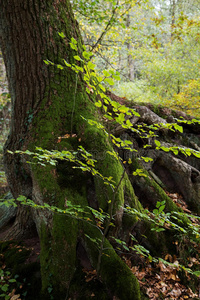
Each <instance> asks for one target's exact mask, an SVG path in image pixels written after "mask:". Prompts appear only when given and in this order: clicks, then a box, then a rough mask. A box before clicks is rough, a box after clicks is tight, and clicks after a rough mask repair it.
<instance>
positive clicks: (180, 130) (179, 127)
mask: <svg viewBox="0 0 200 300" xmlns="http://www.w3.org/2000/svg"><path fill="white" fill-rule="evenodd" d="M174 128H175V129H176V130H178V131H179V132H181V133H183V127H182V126H180V125H178V124H174Z"/></svg>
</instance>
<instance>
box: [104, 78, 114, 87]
mask: <svg viewBox="0 0 200 300" xmlns="http://www.w3.org/2000/svg"><path fill="white" fill-rule="evenodd" d="M104 81H105V82H107V83H108V84H109V85H114V80H113V79H112V78H105V79H104Z"/></svg>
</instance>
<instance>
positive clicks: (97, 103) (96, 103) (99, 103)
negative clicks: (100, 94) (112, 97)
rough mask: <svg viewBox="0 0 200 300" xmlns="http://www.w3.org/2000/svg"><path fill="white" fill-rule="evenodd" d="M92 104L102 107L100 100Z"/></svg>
mask: <svg viewBox="0 0 200 300" xmlns="http://www.w3.org/2000/svg"><path fill="white" fill-rule="evenodd" d="M94 105H95V106H96V107H102V103H101V101H100V100H99V101H98V102H95V103H94Z"/></svg>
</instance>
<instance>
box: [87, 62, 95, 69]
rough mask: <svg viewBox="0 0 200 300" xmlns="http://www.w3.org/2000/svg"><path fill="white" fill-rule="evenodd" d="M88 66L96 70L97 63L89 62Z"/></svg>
mask: <svg viewBox="0 0 200 300" xmlns="http://www.w3.org/2000/svg"><path fill="white" fill-rule="evenodd" d="M87 66H88V68H89V69H90V70H94V69H95V67H96V65H95V64H93V63H92V62H91V61H89V62H88V64H87Z"/></svg>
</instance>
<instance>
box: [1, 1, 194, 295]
mask: <svg viewBox="0 0 200 300" xmlns="http://www.w3.org/2000/svg"><path fill="white" fill-rule="evenodd" d="M58 32H63V33H64V34H65V36H66V37H65V39H64V40H63V39H61V38H60V36H59V35H58ZM71 37H74V38H75V39H76V40H77V42H78V48H79V52H80V55H81V42H82V41H81V35H80V32H79V29H78V25H77V23H76V21H75V20H74V17H73V13H72V10H71V6H70V2H69V1H57V0H50V1H44V0H35V1H33V0H18V1H15V0H7V1H2V2H1V3H0V43H1V47H2V52H3V56H4V60H5V64H6V69H7V76H8V80H9V88H10V91H11V97H12V121H11V131H10V135H9V137H8V140H7V142H6V145H5V151H4V157H5V158H4V161H5V169H6V174H7V178H8V182H9V186H10V189H11V192H12V194H13V196H14V197H15V198H16V197H17V196H18V195H25V196H26V197H28V198H30V199H32V200H33V201H34V202H35V203H37V204H43V203H44V202H46V203H48V204H50V205H55V206H58V207H60V208H64V207H65V205H66V204H67V201H71V203H72V204H74V205H76V204H79V205H81V206H82V208H84V209H86V210H87V206H88V205H90V206H91V207H94V208H102V209H103V210H104V211H109V204H108V203H109V201H108V200H110V199H112V197H113V191H112V190H111V189H110V188H109V187H106V186H105V185H104V184H103V182H102V181H101V179H98V178H92V177H91V175H90V174H84V173H82V172H81V171H77V170H73V169H72V168H71V166H70V164H67V163H61V162H59V163H58V165H57V166H56V167H54V166H50V165H49V166H47V167H45V168H44V167H42V166H40V165H30V164H28V163H27V157H25V156H23V155H17V154H16V155H14V156H13V155H11V154H9V153H8V152H7V150H10V151H15V150H19V149H22V150H26V149H29V150H35V147H36V146H39V147H42V148H44V149H49V150H51V149H55V150H63V149H73V150H76V149H77V147H78V146H79V145H80V144H82V145H83V146H84V147H85V148H86V149H87V150H88V151H91V152H93V153H96V152H98V157H100V158H101V159H99V161H98V163H97V168H98V170H99V171H100V172H101V173H102V174H103V175H104V176H108V177H109V176H112V177H113V179H114V181H115V182H116V183H119V182H121V184H120V185H119V188H118V191H117V193H116V195H115V203H114V210H113V215H114V214H115V215H116V218H115V219H116V221H115V225H116V227H115V228H114V229H113V230H111V229H110V231H109V233H108V235H107V237H106V239H105V242H104V248H105V249H106V250H105V251H104V255H103V256H102V258H101V266H100V276H101V278H102V280H103V281H105V283H106V285H107V287H108V292H109V293H110V295H111V296H107V299H110V298H111V299H112V297H113V296H116V297H118V298H119V299H121V300H123V299H125V300H129V299H130V300H134V299H137V300H139V299H140V298H141V297H140V291H139V285H138V282H137V280H136V278H135V276H134V275H133V273H132V272H131V271H130V269H129V268H128V267H127V266H126V264H125V263H124V262H123V261H122V260H121V259H120V258H119V256H118V255H117V254H116V252H115V250H114V248H113V247H112V245H111V242H110V241H109V235H111V233H112V234H113V235H115V236H116V237H118V238H123V239H128V238H129V233H130V232H132V233H133V231H134V232H136V234H138V235H140V236H141V238H142V234H143V230H142V226H146V225H144V224H143V225H138V224H135V223H136V220H135V219H134V218H131V219H128V220H127V217H126V216H125V215H123V210H122V207H124V205H125V204H126V205H129V206H131V207H134V208H137V209H138V210H140V211H142V210H143V208H142V205H141V203H142V204H143V205H144V206H145V207H146V206H149V208H154V207H155V203H156V201H158V200H159V201H160V199H164V200H165V201H166V209H167V210H178V208H177V207H176V205H175V204H174V203H173V202H172V200H171V199H170V198H169V197H168V196H167V195H166V193H165V192H164V190H163V189H162V187H163V186H165V187H166V189H168V190H169V191H171V192H173V191H176V192H177V191H178V192H179V193H180V194H182V196H183V197H184V199H185V201H187V203H188V205H189V206H190V207H191V208H194V209H196V210H197V211H198V212H199V209H200V207H199V193H200V187H199V171H198V170H199V163H198V162H197V160H196V159H195V158H189V159H188V158H184V157H182V156H178V157H174V155H172V154H165V153H164V154H163V152H161V151H158V152H156V151H155V144H154V141H153V140H154V139H153V138H148V139H147V138H145V136H144V137H141V135H137V134H136V133H135V132H134V131H130V130H128V131H126V130H124V128H122V127H120V126H116V128H114V129H113V133H114V134H115V135H117V136H120V137H121V138H122V139H123V138H124V139H127V138H128V139H130V140H131V141H132V143H133V147H134V148H135V149H137V150H138V157H139V156H150V157H152V159H153V161H152V162H150V163H147V164H144V163H142V162H140V161H138V157H135V156H133V155H132V154H131V153H130V152H126V151H124V150H123V149H121V150H120V155H121V156H122V157H125V159H128V157H132V158H133V161H134V163H133V164H132V165H131V166H129V167H124V166H123V164H120V163H119V162H118V161H116V160H115V159H114V158H113V159H112V158H111V157H110V156H108V155H105V153H106V151H108V150H112V149H113V147H112V145H111V144H110V142H109V140H108V138H107V136H106V135H105V134H104V132H102V131H101V130H100V129H99V128H95V127H91V126H90V125H89V124H87V122H85V121H84V120H83V118H82V117H81V116H83V117H84V118H86V119H94V120H98V118H99V117H98V113H97V112H96V109H95V106H94V103H93V99H91V98H90V97H89V96H88V95H87V93H86V92H85V85H84V83H83V81H82V78H81V76H80V75H76V74H75V73H74V72H72V71H71V70H70V69H67V68H66V69H65V70H62V71H61V70H59V69H58V68H56V67H55V66H47V65H45V63H44V59H45V60H47V59H48V60H50V61H53V62H54V63H58V64H62V61H63V59H66V61H67V62H69V63H72V62H73V60H74V58H73V56H74V55H75V53H73V51H72V49H71V48H70V46H69V42H70V40H71ZM110 97H111V98H112V94H110ZM116 100H117V99H116ZM135 109H136V110H138V112H139V113H140V117H131V118H130V121H131V122H132V124H133V125H134V126H135V128H138V127H137V126H138V125H142V124H144V123H145V124H147V125H152V124H154V123H157V124H158V123H163V124H166V122H167V121H169V120H167V121H166V120H165V118H164V116H166V115H167V114H166V112H165V113H164V112H162V111H157V112H156V111H154V112H153V110H152V109H151V110H150V109H149V108H147V107H137V106H136V107H135ZM171 113H172V112H170V113H169V115H171ZM173 120H174V119H173V118H172V121H173ZM185 130H186V131H189V132H190V134H189V135H188V133H187V134H186V135H185V133H183V134H179V135H178V134H177V133H176V132H174V133H172V134H170V133H169V131H168V130H167V129H160V130H159V131H158V134H159V136H160V138H161V140H162V143H165V144H166V143H167V144H168V145H170V144H173V145H174V144H175V143H177V144H181V145H184V146H189V147H193V148H194V149H197V148H198V146H197V144H198V143H199V137H198V134H199V127H198V126H193V125H191V126H188V125H185ZM65 134H69V135H72V134H73V136H74V137H72V136H71V137H69V138H68V139H62V140H61V142H60V143H58V138H59V137H61V136H64V135H65ZM193 138H194V139H193ZM147 143H148V144H149V145H150V146H151V149H150V150H147V149H148V148H147V149H146V150H144V149H143V146H144V145H145V144H147ZM171 165H172V166H173V168H171ZM138 166H140V167H141V168H144V169H146V171H145V172H146V174H147V177H137V176H136V177H134V176H132V175H131V174H132V173H133V171H134V170H135V169H136V168H138ZM124 168H125V169H126V173H125V175H124V176H123V175H122V174H123V170H124ZM185 185H187V186H188V187H190V188H189V191H188V190H186V189H185V188H184V186H185ZM135 193H136V194H137V197H136V195H135ZM90 218H91V219H93V216H92V215H90ZM34 224H35V225H36V227H37V231H38V234H39V236H40V243H41V255H40V263H41V275H42V289H43V293H44V294H43V298H42V299H45V293H46V291H47V289H48V287H50V286H53V292H54V294H55V295H56V298H57V299H58V298H59V299H67V298H68V297H72V298H73V297H74V298H73V299H78V296H77V298H76V293H75V292H76V287H77V285H78V283H79V282H78V280H77V281H76V280H75V278H76V275H77V272H78V271H77V270H78V269H79V268H80V265H81V266H82V267H85V266H87V268H89V269H90V268H94V269H96V268H97V265H98V253H99V252H98V250H97V248H96V247H95V246H94V243H92V241H91V240H90V239H88V238H86V236H85V234H87V235H88V236H90V237H91V238H99V239H101V238H102V235H101V234H100V231H99V230H98V229H97V227H95V226H91V225H89V224H88V223H84V222H82V221H78V220H76V219H72V218H69V217H66V216H64V215H58V214H56V215H53V214H51V213H49V212H47V211H40V210H24V209H23V207H19V208H18V212H17V217H16V221H15V223H14V226H13V228H14V231H12V232H11V234H12V235H13V234H14V232H17V238H20V233H22V234H27V232H30V231H31V228H32V226H34ZM146 230H147V228H146ZM149 231H150V230H149ZM148 237H149V241H146V244H147V246H148V247H149V248H150V247H151V248H152V250H156V248H157V249H158V248H159V250H163V248H164V247H165V245H164V242H163V244H162V245H161V243H160V240H159V239H158V237H157V236H156V234H153V233H150V232H149V236H148ZM150 238H151V239H152V240H153V243H150V242H151V241H150ZM164 238H165V237H163V239H164ZM150 244H151V245H150ZM152 244H153V245H152ZM72 283H73V284H72ZM74 290H75V292H74ZM109 293H108V294H109ZM48 297H49V295H48V296H47V299H49V298H48ZM99 299H101V298H99ZM105 299H106V298H105Z"/></svg>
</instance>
